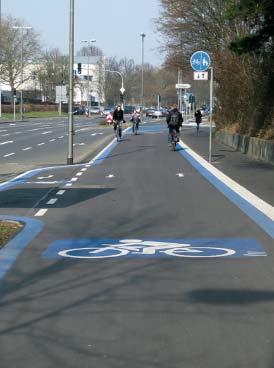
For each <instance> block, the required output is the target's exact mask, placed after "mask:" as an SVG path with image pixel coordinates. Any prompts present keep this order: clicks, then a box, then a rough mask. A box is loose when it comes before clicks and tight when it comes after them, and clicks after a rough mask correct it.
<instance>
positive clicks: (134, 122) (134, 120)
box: [130, 110, 141, 134]
mask: <svg viewBox="0 0 274 368" xmlns="http://www.w3.org/2000/svg"><path fill="white" fill-rule="evenodd" d="M130 120H131V121H132V133H133V134H134V133H135V134H137V131H138V129H139V124H140V121H141V118H140V113H139V111H138V110H134V112H133V114H132V115H131V119H130Z"/></svg>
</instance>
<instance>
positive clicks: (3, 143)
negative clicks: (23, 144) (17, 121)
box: [0, 141, 13, 146]
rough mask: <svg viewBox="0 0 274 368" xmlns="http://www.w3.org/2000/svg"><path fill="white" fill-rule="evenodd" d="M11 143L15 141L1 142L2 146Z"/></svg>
mask: <svg viewBox="0 0 274 368" xmlns="http://www.w3.org/2000/svg"><path fill="white" fill-rule="evenodd" d="M10 143H13V141H6V142H2V143H0V146H4V145H5V144H10Z"/></svg>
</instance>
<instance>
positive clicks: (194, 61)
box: [190, 51, 211, 72]
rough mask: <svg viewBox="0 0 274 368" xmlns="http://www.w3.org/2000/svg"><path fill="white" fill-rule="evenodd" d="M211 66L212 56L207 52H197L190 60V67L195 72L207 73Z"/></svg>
mask: <svg viewBox="0 0 274 368" xmlns="http://www.w3.org/2000/svg"><path fill="white" fill-rule="evenodd" d="M210 64H211V59H210V56H209V55H208V53H207V52H205V51H196V52H194V54H193V55H192V56H191V58H190V65H191V67H192V69H193V70H195V72H205V71H206V70H207V69H208V68H209V67H210Z"/></svg>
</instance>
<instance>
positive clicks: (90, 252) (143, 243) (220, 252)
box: [58, 239, 236, 259]
mask: <svg viewBox="0 0 274 368" xmlns="http://www.w3.org/2000/svg"><path fill="white" fill-rule="evenodd" d="M235 253H236V251H235V250H233V249H228V248H219V247H215V246H203V247H200V246H196V245H191V244H185V243H170V242H160V241H150V240H139V239H125V240H120V241H119V243H118V244H115V243H114V244H100V245H99V246H93V247H85V248H74V249H67V250H62V251H60V252H59V253H58V254H59V255H60V256H62V257H68V258H92V259H96V258H97V259H100V258H114V257H123V256H136V257H138V256H154V255H156V256H157V255H158V256H161V255H162V256H164V255H165V256H173V257H184V258H185V257H187V258H216V257H227V256H232V255H234V254H235Z"/></svg>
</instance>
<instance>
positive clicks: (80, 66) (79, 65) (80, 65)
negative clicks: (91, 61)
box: [77, 63, 82, 74]
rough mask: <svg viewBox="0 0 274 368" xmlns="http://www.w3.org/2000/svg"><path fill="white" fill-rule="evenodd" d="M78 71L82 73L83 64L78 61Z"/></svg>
mask: <svg viewBox="0 0 274 368" xmlns="http://www.w3.org/2000/svg"><path fill="white" fill-rule="evenodd" d="M77 71H78V74H81V73H82V64H81V63H78V65H77Z"/></svg>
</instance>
